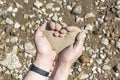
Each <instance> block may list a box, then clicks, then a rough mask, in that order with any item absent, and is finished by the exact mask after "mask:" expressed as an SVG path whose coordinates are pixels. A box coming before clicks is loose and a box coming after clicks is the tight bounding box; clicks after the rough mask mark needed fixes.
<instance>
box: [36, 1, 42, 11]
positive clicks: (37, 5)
mask: <svg viewBox="0 0 120 80" xmlns="http://www.w3.org/2000/svg"><path fill="white" fill-rule="evenodd" d="M34 6H35V7H36V8H38V9H39V8H40V7H42V6H43V3H41V2H39V0H36V1H35V2H34Z"/></svg>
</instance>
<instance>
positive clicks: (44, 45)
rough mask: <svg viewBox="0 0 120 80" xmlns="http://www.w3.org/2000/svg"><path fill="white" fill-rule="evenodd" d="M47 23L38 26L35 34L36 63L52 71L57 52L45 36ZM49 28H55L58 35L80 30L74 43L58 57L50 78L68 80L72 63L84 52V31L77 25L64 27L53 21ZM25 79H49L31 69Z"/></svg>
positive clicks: (55, 33)
mask: <svg viewBox="0 0 120 80" xmlns="http://www.w3.org/2000/svg"><path fill="white" fill-rule="evenodd" d="M46 26H47V24H43V25H42V26H41V27H39V28H38V30H37V32H36V34H35V43H36V47H37V51H38V52H37V57H36V60H35V62H34V64H35V65H36V66H37V67H39V68H41V69H43V70H46V71H48V72H49V71H50V70H51V67H52V64H53V62H54V60H55V57H56V53H55V52H54V51H53V50H52V48H51V45H50V43H49V41H48V40H47V38H46V37H45V36H44V34H43V31H44V30H46ZM49 28H50V29H51V30H54V33H53V35H54V36H56V37H64V35H65V34H66V33H67V32H74V31H77V32H79V33H78V35H77V36H76V40H75V42H74V44H72V45H70V46H68V47H67V48H65V49H64V50H62V51H61V53H60V54H59V55H57V58H56V62H57V63H56V65H55V68H54V71H53V73H52V76H51V77H50V79H49V80H67V78H68V75H69V70H70V67H71V65H72V64H73V63H74V62H75V61H76V60H77V59H78V57H80V56H81V54H82V47H83V42H84V37H83V36H84V33H83V32H82V31H81V30H80V29H79V28H77V27H75V26H68V27H66V28H62V26H61V25H60V24H58V23H54V22H51V23H50V24H49ZM24 80H47V78H46V77H44V76H42V75H39V74H37V73H35V72H32V71H29V72H28V74H27V76H26V77H25V79H24Z"/></svg>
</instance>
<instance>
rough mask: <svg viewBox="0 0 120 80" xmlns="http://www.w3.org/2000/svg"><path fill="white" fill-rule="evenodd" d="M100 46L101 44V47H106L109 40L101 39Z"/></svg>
mask: <svg viewBox="0 0 120 80" xmlns="http://www.w3.org/2000/svg"><path fill="white" fill-rule="evenodd" d="M101 44H103V45H108V44H109V40H108V39H107V38H103V39H102V40H101Z"/></svg>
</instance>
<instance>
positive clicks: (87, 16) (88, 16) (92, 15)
mask: <svg viewBox="0 0 120 80" xmlns="http://www.w3.org/2000/svg"><path fill="white" fill-rule="evenodd" d="M94 17H95V14H94V13H93V12H90V13H87V14H86V15H85V18H86V19H88V18H94Z"/></svg>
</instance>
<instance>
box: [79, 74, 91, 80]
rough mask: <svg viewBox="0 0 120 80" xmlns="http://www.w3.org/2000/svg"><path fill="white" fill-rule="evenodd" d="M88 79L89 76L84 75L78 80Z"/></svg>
mask: <svg viewBox="0 0 120 80" xmlns="http://www.w3.org/2000/svg"><path fill="white" fill-rule="evenodd" d="M88 77H89V75H88V74H85V73H84V74H82V75H81V76H80V79H87V78H88Z"/></svg>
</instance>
